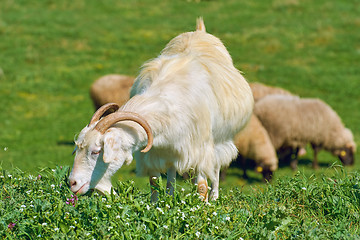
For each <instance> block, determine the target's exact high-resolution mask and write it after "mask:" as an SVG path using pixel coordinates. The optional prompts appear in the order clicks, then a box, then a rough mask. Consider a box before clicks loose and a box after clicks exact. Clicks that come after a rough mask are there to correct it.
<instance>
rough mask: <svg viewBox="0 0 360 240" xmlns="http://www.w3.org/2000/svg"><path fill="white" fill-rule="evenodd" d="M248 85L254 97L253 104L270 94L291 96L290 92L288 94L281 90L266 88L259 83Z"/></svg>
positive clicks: (266, 86) (271, 87)
mask: <svg viewBox="0 0 360 240" xmlns="http://www.w3.org/2000/svg"><path fill="white" fill-rule="evenodd" d="M249 85H250V88H251V91H252V94H253V96H254V100H255V102H257V101H258V100H260V99H261V98H263V97H265V96H267V95H272V94H281V95H293V94H292V93H291V92H289V91H287V90H285V89H283V88H279V87H273V86H268V85H265V84H263V83H259V82H253V83H249Z"/></svg>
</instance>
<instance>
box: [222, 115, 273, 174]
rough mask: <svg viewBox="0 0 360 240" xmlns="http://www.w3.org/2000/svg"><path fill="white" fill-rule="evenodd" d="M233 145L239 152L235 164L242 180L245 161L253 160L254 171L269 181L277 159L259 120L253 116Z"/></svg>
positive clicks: (224, 171) (224, 170)
mask: <svg viewBox="0 0 360 240" xmlns="http://www.w3.org/2000/svg"><path fill="white" fill-rule="evenodd" d="M234 143H235V146H236V148H237V149H238V151H239V155H238V158H237V160H236V162H240V164H241V166H242V168H243V171H244V175H243V176H244V178H247V174H246V160H247V159H250V160H254V161H255V164H256V168H255V169H256V171H257V172H259V173H262V174H263V179H264V180H265V181H270V180H271V178H272V175H273V172H274V171H276V170H277V168H278V163H279V161H278V158H277V156H276V152H275V149H274V146H273V145H272V143H271V140H270V137H269V135H268V133H267V131H266V129H265V128H264V127H263V126H262V124H261V122H260V121H259V119H258V118H257V117H256V116H255V114H253V115H252V116H251V119H250V121H249V123H248V124H247V125H246V127H245V128H244V129H243V130H241V131H240V132H239V133H238V134H236V136H235V137H234ZM226 170H227V169H226V168H224V169H223V170H222V171H221V178H222V179H224V178H225V175H226Z"/></svg>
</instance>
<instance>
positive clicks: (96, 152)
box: [91, 150, 101, 155]
mask: <svg viewBox="0 0 360 240" xmlns="http://www.w3.org/2000/svg"><path fill="white" fill-rule="evenodd" d="M100 152H101V150H99V151H92V152H91V155H98V154H99V153H100Z"/></svg>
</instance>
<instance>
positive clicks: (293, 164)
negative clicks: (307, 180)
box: [290, 148, 299, 171]
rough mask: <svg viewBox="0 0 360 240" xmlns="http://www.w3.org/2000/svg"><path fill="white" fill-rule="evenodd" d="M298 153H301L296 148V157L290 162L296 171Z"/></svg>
mask: <svg viewBox="0 0 360 240" xmlns="http://www.w3.org/2000/svg"><path fill="white" fill-rule="evenodd" d="M298 152H299V148H296V149H295V153H294V157H293V158H291V160H290V167H291V169H292V170H294V171H295V170H296V169H297V165H298Z"/></svg>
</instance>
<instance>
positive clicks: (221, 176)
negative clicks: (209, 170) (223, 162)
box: [220, 167, 228, 181]
mask: <svg viewBox="0 0 360 240" xmlns="http://www.w3.org/2000/svg"><path fill="white" fill-rule="evenodd" d="M227 170H228V167H224V168H223V169H222V170H221V172H220V179H221V181H225V178H226V173H227Z"/></svg>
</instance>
